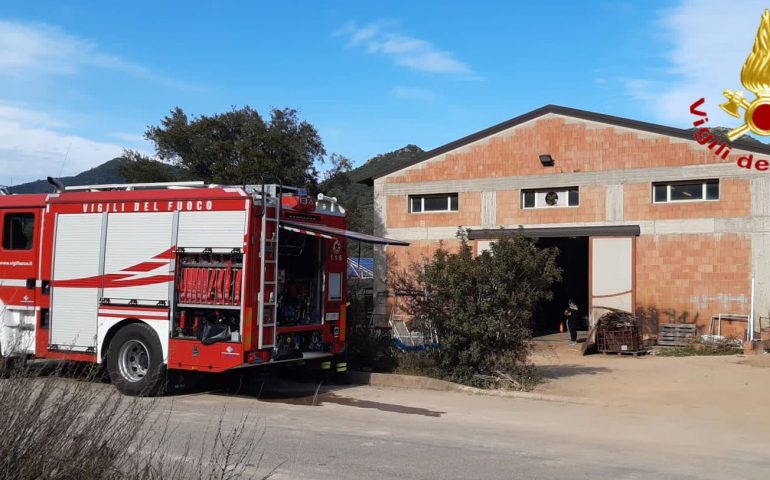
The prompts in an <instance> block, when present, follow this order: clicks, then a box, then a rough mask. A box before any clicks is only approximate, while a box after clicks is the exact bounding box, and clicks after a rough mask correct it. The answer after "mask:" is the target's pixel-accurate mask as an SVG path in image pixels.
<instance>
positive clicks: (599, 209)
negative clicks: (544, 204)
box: [497, 186, 606, 225]
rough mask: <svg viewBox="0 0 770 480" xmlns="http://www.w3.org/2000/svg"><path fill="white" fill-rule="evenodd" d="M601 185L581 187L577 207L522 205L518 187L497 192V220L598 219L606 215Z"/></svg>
mask: <svg viewBox="0 0 770 480" xmlns="http://www.w3.org/2000/svg"><path fill="white" fill-rule="evenodd" d="M604 193H605V188H604V187H600V186H597V187H590V186H584V187H580V206H578V207H564V208H558V207H556V208H527V209H523V208H521V190H515V191H507V192H506V191H498V192H497V223H498V224H509V225H510V224H514V225H526V224H529V223H568V222H601V221H603V220H604V219H605V218H606V215H605V201H604Z"/></svg>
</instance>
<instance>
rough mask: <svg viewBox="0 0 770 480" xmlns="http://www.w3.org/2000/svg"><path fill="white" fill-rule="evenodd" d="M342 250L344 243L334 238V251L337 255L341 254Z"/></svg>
mask: <svg viewBox="0 0 770 480" xmlns="http://www.w3.org/2000/svg"><path fill="white" fill-rule="evenodd" d="M341 251H342V244H341V243H340V241H339V240H334V243H333V244H332V252H333V253H334V254H335V255H339V254H340V252H341Z"/></svg>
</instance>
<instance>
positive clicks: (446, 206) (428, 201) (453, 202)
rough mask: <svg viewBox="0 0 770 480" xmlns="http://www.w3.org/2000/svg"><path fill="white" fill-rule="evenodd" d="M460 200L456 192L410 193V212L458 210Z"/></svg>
mask: <svg viewBox="0 0 770 480" xmlns="http://www.w3.org/2000/svg"><path fill="white" fill-rule="evenodd" d="M458 206H459V202H458V195H457V194H456V193H442V194H438V195H410V196H409V212H410V213H429V212H456V211H457V210H458Z"/></svg>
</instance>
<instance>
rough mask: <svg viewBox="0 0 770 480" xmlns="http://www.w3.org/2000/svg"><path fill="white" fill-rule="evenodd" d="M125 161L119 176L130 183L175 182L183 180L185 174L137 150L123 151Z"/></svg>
mask: <svg viewBox="0 0 770 480" xmlns="http://www.w3.org/2000/svg"><path fill="white" fill-rule="evenodd" d="M123 158H124V159H125V161H124V162H123V163H121V164H120V166H119V167H118V174H119V175H120V176H121V177H123V179H124V181H126V182H129V183H149V182H174V181H179V180H182V179H183V172H182V171H181V170H180V169H178V168H174V166H172V165H169V164H167V163H163V162H159V161H157V160H153V159H151V158H149V157H147V156H146V155H143V154H142V153H141V152H137V151H136V150H129V149H124V150H123Z"/></svg>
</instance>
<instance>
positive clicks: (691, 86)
mask: <svg viewBox="0 0 770 480" xmlns="http://www.w3.org/2000/svg"><path fill="white" fill-rule="evenodd" d="M764 8H765V5H764V2H759V1H753V0H742V1H733V2H729V3H725V2H724V1H722V0H698V1H695V0H684V1H683V2H682V3H681V4H680V5H679V6H677V7H675V8H672V9H667V10H664V11H661V12H660V18H659V19H658V23H657V25H658V26H659V28H660V33H661V35H662V36H663V38H664V39H665V40H666V41H668V42H670V44H671V46H672V47H671V50H670V51H669V52H668V54H667V55H666V60H667V61H668V63H669V67H668V69H667V70H666V71H664V72H662V73H660V74H658V75H655V76H654V77H655V78H635V79H627V80H626V88H627V90H628V91H629V93H630V94H631V96H632V97H633V98H634V99H636V100H638V101H640V102H645V103H647V104H648V106H649V108H651V109H652V112H651V113H652V114H653V115H654V116H655V117H656V118H657V119H658V120H659V121H662V122H665V123H670V124H676V125H681V126H689V125H690V124H691V122H692V121H693V118H692V115H691V114H690V113H689V108H690V105H691V104H692V103H693V102H694V101H696V100H698V99H699V98H701V97H705V98H706V104H705V109H706V111H707V112H708V114H709V119H710V120H709V123H710V124H711V125H724V126H732V127H734V126H737V125H738V124H739V123H741V121H740V120H738V119H736V118H733V117H730V116H729V115H727V114H725V113H723V112H722V110H721V109H720V108H719V104H720V103H723V102H724V101H725V99H724V97H723V96H722V92H723V90H725V89H730V90H744V88H743V86H742V85H741V83H740V73H741V67H742V66H743V63H744V62H745V61H746V57H747V56H748V54H749V53H750V52H751V48H752V46H753V44H754V36H755V35H756V33H757V27H758V26H759V20H760V17H761V15H762V12H763V11H764ZM746 93H747V96H748V97H749V98H753V94H751V93H750V92H746Z"/></svg>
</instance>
